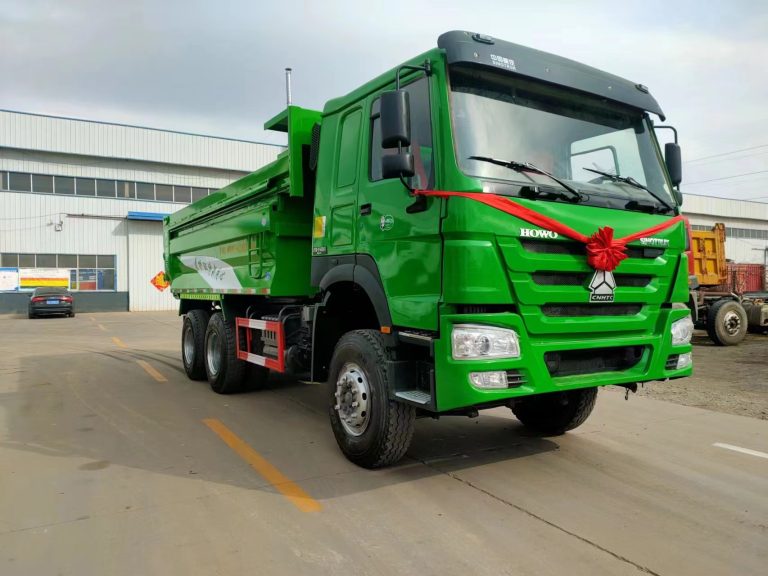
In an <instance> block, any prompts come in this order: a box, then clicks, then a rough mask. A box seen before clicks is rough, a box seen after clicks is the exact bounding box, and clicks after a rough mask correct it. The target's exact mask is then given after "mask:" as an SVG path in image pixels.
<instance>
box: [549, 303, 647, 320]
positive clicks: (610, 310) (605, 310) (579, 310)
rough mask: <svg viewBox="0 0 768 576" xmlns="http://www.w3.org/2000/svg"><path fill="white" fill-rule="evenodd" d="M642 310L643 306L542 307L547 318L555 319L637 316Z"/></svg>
mask: <svg viewBox="0 0 768 576" xmlns="http://www.w3.org/2000/svg"><path fill="white" fill-rule="evenodd" d="M642 309H643V305H642V304H545V305H544V306H542V307H541V311H542V312H543V313H544V315H545V316H550V317H554V318H571V317H579V316H635V315H636V314H639V313H640V310H642Z"/></svg>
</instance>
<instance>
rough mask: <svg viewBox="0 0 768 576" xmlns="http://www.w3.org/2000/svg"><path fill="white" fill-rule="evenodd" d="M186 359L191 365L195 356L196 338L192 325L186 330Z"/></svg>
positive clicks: (184, 347)
mask: <svg viewBox="0 0 768 576" xmlns="http://www.w3.org/2000/svg"><path fill="white" fill-rule="evenodd" d="M183 352H184V360H185V362H186V363H187V365H188V366H190V365H191V364H192V362H193V360H194V357H195V338H194V334H192V326H187V327H186V329H185V330H184V346H183Z"/></svg>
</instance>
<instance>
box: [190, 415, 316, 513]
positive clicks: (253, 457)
mask: <svg viewBox="0 0 768 576" xmlns="http://www.w3.org/2000/svg"><path fill="white" fill-rule="evenodd" d="M203 423H204V424H205V425H206V426H208V428H210V429H211V430H213V432H214V433H216V435H217V436H218V437H219V438H221V439H222V440H223V441H224V443H225V444H226V445H227V446H229V447H230V448H232V450H233V451H234V452H235V453H236V454H237V455H238V456H240V458H242V459H243V460H245V461H246V462H247V463H248V464H250V466H251V468H253V469H254V470H256V472H258V473H259V474H261V475H262V476H263V477H264V479H265V480H266V481H267V482H269V483H270V484H272V486H274V487H275V488H276V489H277V490H278V491H279V492H280V493H281V494H282V495H283V496H285V497H286V498H287V499H288V500H290V501H291V503H292V504H293V505H294V506H296V508H298V509H299V510H301V511H302V512H319V511H320V510H322V508H323V507H322V505H321V504H320V502H318V501H317V500H315V499H314V498H312V496H310V495H309V494H307V493H306V492H304V490H302V488H301V486H299V485H298V484H296V483H295V482H293V481H292V480H291V479H290V478H288V477H286V476H285V475H284V474H283V473H282V472H280V470H278V469H277V468H275V467H274V466H273V465H272V464H271V463H270V462H269V461H268V460H267V459H266V458H264V457H263V456H262V455H261V454H259V453H258V452H256V451H255V450H254V449H253V448H251V447H250V446H249V445H248V444H247V443H246V442H245V440H243V439H241V438H240V437H239V436H238V435H237V434H235V433H234V432H232V430H230V429H229V428H227V427H226V426H225V425H224V424H222V423H221V421H220V420H217V419H216V418H206V419H204V420H203Z"/></svg>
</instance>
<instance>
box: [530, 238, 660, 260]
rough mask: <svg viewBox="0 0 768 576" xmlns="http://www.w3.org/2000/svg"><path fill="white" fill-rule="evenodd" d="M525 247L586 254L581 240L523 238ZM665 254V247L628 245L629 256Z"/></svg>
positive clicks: (543, 250)
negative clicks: (561, 240)
mask: <svg viewBox="0 0 768 576" xmlns="http://www.w3.org/2000/svg"><path fill="white" fill-rule="evenodd" d="M520 244H522V246H523V248H525V249H526V250H527V251H528V252H534V253H535V254H570V255H572V256H584V255H585V253H586V247H585V246H584V244H582V243H581V242H553V241H551V240H550V241H548V240H537V239H533V238H522V239H521V240H520ZM662 254H664V249H663V248H645V247H643V246H627V256H628V257H629V258H651V259H653V258H657V257H659V256H661V255H662Z"/></svg>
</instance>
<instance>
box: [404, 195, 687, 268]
mask: <svg viewBox="0 0 768 576" xmlns="http://www.w3.org/2000/svg"><path fill="white" fill-rule="evenodd" d="M414 194H416V195H418V196H437V197H440V198H449V197H451V196H458V197H460V198H469V199H470V200H475V201H476V202H480V203H482V204H486V205H487V206H490V207H491V208H496V209H497V210H501V211H502V212H506V213H507V214H511V215H512V216H515V217H516V218H520V219H521V220H525V221H526V222H528V223H529V224H533V225H535V226H538V227H539V228H543V229H544V230H549V231H550V232H556V233H557V234H560V235H562V236H566V237H567V238H570V239H572V240H576V241H577V242H581V243H583V244H586V245H587V263H588V264H589V265H590V266H591V267H592V268H594V269H595V270H604V271H606V272H613V271H614V270H615V269H616V267H617V266H618V265H619V263H620V262H621V261H622V260H624V259H625V258H626V257H627V254H626V249H627V244H629V243H630V242H634V241H635V240H639V239H640V238H646V237H648V236H653V235H654V234H656V233H657V232H661V231H662V230H666V229H667V228H669V227H671V226H674V225H675V224H677V223H678V222H682V221H683V217H682V216H675V217H674V218H670V219H669V220H666V221H664V222H662V223H661V224H657V225H656V226H651V227H650V228H646V229H645V230H641V231H640V232H635V233H634V234H630V235H629V236H624V238H614V237H613V228H611V227H610V226H604V227H601V228H599V229H598V230H597V232H595V233H594V234H592V235H591V236H585V235H584V234H582V233H581V232H578V231H576V230H574V229H573V228H571V227H570V226H567V225H565V224H563V223H562V222H559V221H557V220H555V219H553V218H550V217H549V216H545V215H544V214H540V213H539V212H536V211H535V210H531V209H530V208H527V207H525V206H523V205H522V204H518V203H517V202H515V201H514V200H512V199H510V198H507V197H505V196H499V195H497V194H485V193H480V192H447V191H444V190H415V191H414Z"/></svg>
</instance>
